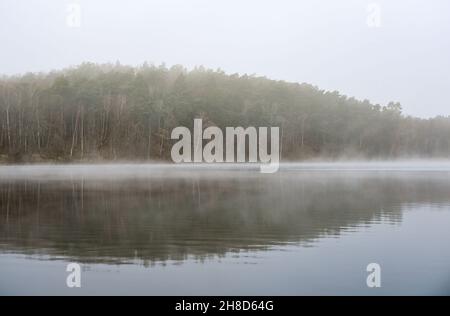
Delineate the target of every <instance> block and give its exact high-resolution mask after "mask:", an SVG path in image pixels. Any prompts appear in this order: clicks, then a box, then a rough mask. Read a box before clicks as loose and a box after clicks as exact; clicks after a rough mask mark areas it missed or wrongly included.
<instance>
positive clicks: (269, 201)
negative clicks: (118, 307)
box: [0, 165, 450, 295]
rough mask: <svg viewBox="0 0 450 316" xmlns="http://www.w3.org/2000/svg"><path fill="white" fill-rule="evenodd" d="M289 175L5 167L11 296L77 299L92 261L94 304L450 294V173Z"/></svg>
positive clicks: (1, 275)
mask: <svg viewBox="0 0 450 316" xmlns="http://www.w3.org/2000/svg"><path fill="white" fill-rule="evenodd" d="M286 167H288V169H289V172H279V173H277V174H274V175H269V176H268V175H262V174H259V173H258V172H253V171H252V170H251V169H250V170H247V172H242V171H241V170H240V169H234V167H232V168H231V169H232V170H229V169H228V170H219V171H218V170H217V169H211V168H208V169H205V170H206V171H204V172H203V171H202V172H198V170H196V171H193V170H190V169H189V168H186V167H183V168H181V169H177V168H175V169H174V168H173V167H170V166H164V167H163V168H162V169H161V168H160V169H158V168H156V169H155V168H154V167H151V168H150V169H151V171H152V172H151V174H148V173H147V174H146V173H145V172H140V173H139V172H136V171H137V170H138V169H139V170H142V168H138V169H135V168H137V166H129V167H128V168H131V169H127V168H125V169H122V170H121V171H118V172H119V173H120V174H121V176H118V173H116V174H115V175H114V172H112V173H111V170H112V169H117V170H119V168H118V167H116V166H108V167H104V166H98V168H97V169H96V173H95V172H94V171H92V173H89V172H88V171H89V168H88V169H84V168H81V166H78V167H74V168H75V169H77V168H81V169H82V170H83V172H80V170H81V169H79V170H78V171H77V172H73V170H72V171H70V174H71V176H70V177H67V174H68V172H69V171H67V170H66V169H64V168H63V167H58V168H59V170H56V171H55V169H53V168H51V167H44V166H40V167H34V168H38V169H39V171H38V172H36V170H37V169H35V170H33V175H34V176H37V175H38V174H39V176H38V177H36V178H33V176H28V177H26V176H25V175H26V171H24V170H26V168H22V171H20V172H17V173H15V174H13V173H12V172H10V171H11V168H9V169H8V168H5V167H1V168H0V174H1V175H2V177H1V180H0V202H1V203H0V253H1V255H0V262H1V263H2V269H1V271H0V279H1V280H2V282H1V285H0V293H1V294H8V293H20V292H23V291H27V293H39V292H35V291H43V292H42V293H55V294H57V293H58V292H60V291H62V292H63V293H66V291H70V290H69V289H66V288H65V276H66V272H65V264H66V261H76V262H82V263H83V267H84V269H85V271H84V273H83V275H84V285H85V287H83V288H82V289H81V290H80V293H83V294H94V293H96V291H100V292H103V291H105V292H106V293H117V294H119V293H125V294H126V293H141V294H180V295H186V294H199V295H204V294H230V295H231V294H247V295H256V294H261V295H263V294H265V295H271V294H349V293H353V294H399V293H400V294H449V293H450V288H449V286H450V279H449V278H450V253H449V251H448V250H447V248H448V247H447V245H448V244H449V242H450V233H448V227H449V225H450V212H448V211H449V210H450V178H449V177H448V171H447V170H446V169H445V168H443V170H442V171H441V172H436V171H435V170H434V171H430V170H429V169H427V170H423V168H422V170H421V171H420V172H419V171H417V170H418V168H417V166H416V167H414V168H415V171H411V170H409V171H408V170H406V171H405V170H403V171H401V172H389V171H386V170H385V171H377V172H370V171H367V170H364V171H363V172H361V170H360V171H356V172H355V171H350V170H346V171H344V172H328V171H319V170H315V171H313V172H310V170H309V171H307V170H301V171H298V170H297V171H294V168H292V165H290V166H288V165H286V166H284V168H286ZM102 168H104V169H102ZM427 168H428V167H427ZM69 169H70V168H69ZM144 169H145V168H144ZM419 169H420V168H419ZM126 170H128V171H129V172H128V174H127V172H125V171H126ZM132 170H133V171H132ZM285 170H286V169H285ZM28 171H29V170H28ZM147 171H148V170H147ZM43 174H46V175H47V177H46V181H43V180H42V179H43V178H42V175H43ZM89 174H90V175H89ZM105 175H107V176H105ZM218 175H221V176H218ZM38 179H40V180H38ZM370 262H378V263H380V264H381V265H382V269H383V274H382V275H383V277H382V278H383V281H382V282H383V283H382V285H383V287H382V288H381V289H376V290H371V289H368V288H366V285H365V277H366V275H367V272H366V271H365V267H366V265H367V264H368V263H370ZM119 263H128V264H125V265H121V264H119ZM27 275H30V277H31V280H33V281H32V284H31V285H30V286H27V287H25V286H24V285H23V282H25V281H23V280H26V276H27ZM21 280H22V281H21ZM61 280H62V281H61ZM87 284H88V285H89V286H88V285H87ZM115 285H117V287H115ZM75 291H76V290H75ZM67 294H74V293H73V292H67Z"/></svg>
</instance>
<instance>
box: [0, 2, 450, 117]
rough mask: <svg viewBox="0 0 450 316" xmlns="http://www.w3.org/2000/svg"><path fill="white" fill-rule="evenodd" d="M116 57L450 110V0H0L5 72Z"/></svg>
mask: <svg viewBox="0 0 450 316" xmlns="http://www.w3.org/2000/svg"><path fill="white" fill-rule="evenodd" d="M73 4H75V6H74V5H73ZM78 8H79V9H80V15H79V17H80V19H78V13H77V11H78ZM117 60H119V61H120V62H121V63H123V64H130V65H139V64H142V63H143V62H144V61H149V62H153V63H155V64H159V63H161V62H166V64H167V65H169V66H170V65H173V64H182V65H184V66H187V67H188V68H192V67H193V66H195V65H204V66H206V67H210V68H221V69H223V70H224V71H226V72H227V73H235V72H238V73H240V74H243V73H248V74H257V75H264V76H266V77H269V78H272V79H282V80H286V81H295V82H307V83H311V84H314V85H317V86H318V87H319V88H321V89H326V90H338V91H339V92H341V93H343V94H346V95H348V96H355V97H356V98H358V99H369V100H370V101H372V102H374V103H380V104H382V105H384V104H386V103H387V102H389V101H391V100H392V101H398V102H400V103H401V104H402V105H403V107H404V111H405V112H406V113H407V114H411V115H416V116H421V117H430V116H435V115H439V114H441V115H450V101H449V100H450V97H449V95H448V93H449V92H450V1H448V0H428V1H427V0H387V1H381V0H380V1H364V0H340V1H336V0H307V1H302V0H291V1H288V0H272V1H264V0H147V1H137V0H128V1H113V0H68V1H61V0H40V1H37V0H0V73H2V74H17V73H25V72H29V71H32V72H36V71H49V70H53V69H60V68H64V67H67V66H72V65H76V64H79V63H81V62H83V61H91V62H101V63H102V62H115V61H117Z"/></svg>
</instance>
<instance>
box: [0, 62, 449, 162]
mask: <svg viewBox="0 0 450 316" xmlns="http://www.w3.org/2000/svg"><path fill="white" fill-rule="evenodd" d="M401 111H402V108H401V105H400V104H399V103H394V102H391V103H389V104H388V105H386V106H380V105H374V104H371V103H370V102H369V101H367V100H364V101H359V100H356V99H354V98H349V97H347V96H345V95H341V94H339V93H338V92H328V91H323V90H320V89H318V88H317V87H314V86H311V85H309V84H305V83H302V84H298V83H288V82H284V81H274V80H269V79H267V78H264V77H256V76H248V75H242V76H240V75H237V74H233V75H227V74H225V73H224V72H223V71H221V70H217V71H213V70H208V69H204V68H203V67H198V68H195V69H193V70H191V71H187V70H186V69H185V68H183V67H181V66H173V67H171V68H167V67H166V66H165V65H161V66H154V65H148V64H144V65H142V66H141V67H137V68H134V67H129V66H123V65H120V64H118V63H117V64H115V65H114V64H106V65H96V64H91V63H85V64H82V65H80V66H78V67H75V68H70V69H65V70H62V71H55V72H51V73H48V74H25V75H22V76H13V77H3V78H1V79H0V160H3V161H37V160H62V161H65V160H95V159H107V160H118V159H122V160H125V159H127V160H129V159H132V160H147V159H151V160H168V159H170V149H171V146H172V144H173V142H174V141H172V140H171V139H170V133H171V131H172V129H173V128H174V127H176V126H186V127H189V128H192V125H193V119H194V118H202V119H203V122H204V127H206V126H208V125H215V126H219V127H221V128H225V127H226V126H243V127H246V126H279V127H280V128H281V138H282V141H281V146H280V147H281V155H282V159H283V160H297V159H307V158H313V157H326V158H338V157H349V158H396V157H403V156H414V157H439V158H441V157H447V158H448V157H449V156H450V117H436V118H433V119H419V118H414V117H409V116H405V115H403V114H402V112H401ZM205 125H206V126H205Z"/></svg>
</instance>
